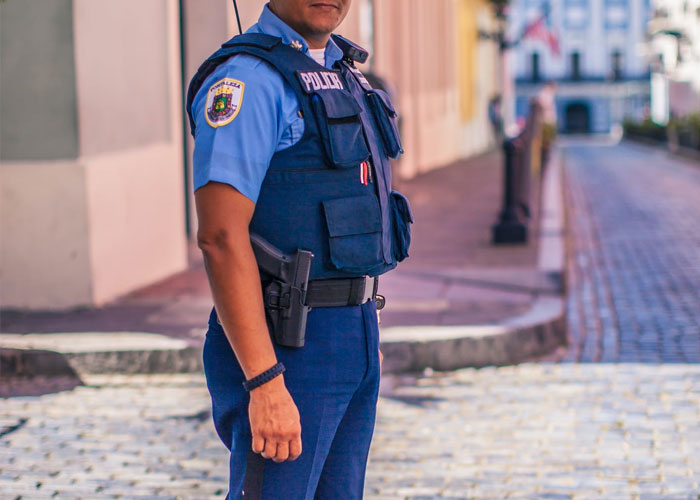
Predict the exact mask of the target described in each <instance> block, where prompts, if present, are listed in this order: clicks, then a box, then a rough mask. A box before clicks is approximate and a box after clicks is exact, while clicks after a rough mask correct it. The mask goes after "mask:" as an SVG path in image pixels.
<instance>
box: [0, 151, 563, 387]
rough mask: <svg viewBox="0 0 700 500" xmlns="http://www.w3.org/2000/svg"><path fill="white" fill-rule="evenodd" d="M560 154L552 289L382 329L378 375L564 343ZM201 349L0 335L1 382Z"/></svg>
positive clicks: (546, 200) (551, 232) (160, 339)
mask: <svg viewBox="0 0 700 500" xmlns="http://www.w3.org/2000/svg"><path fill="white" fill-rule="evenodd" d="M562 175H563V172H562V166H561V159H560V154H559V152H558V151H554V152H553V154H552V158H551V160H550V163H549V164H548V166H547V168H546V169H545V177H544V179H543V186H542V207H541V217H542V218H541V223H540V230H539V234H538V238H539V254H538V271H539V272H540V273H541V274H542V275H543V276H546V277H547V278H548V279H549V280H550V281H551V282H553V283H557V284H559V286H558V287H556V288H558V290H557V291H556V292H557V293H554V294H552V293H544V294H542V295H540V296H539V297H538V298H536V299H535V301H534V303H533V305H532V307H531V308H530V309H529V310H528V311H527V312H525V313H524V314H520V315H518V316H514V317H511V318H507V319H504V320H501V321H498V322H495V323H490V324H483V325H465V326H430V325H428V326H394V327H388V328H383V329H382V350H383V352H384V354H385V363H384V372H386V373H400V372H409V371H418V370H423V369H425V368H432V369H435V370H451V369H456V368H461V367H482V366H488V365H509V364H515V363H519V362H521V361H525V360H527V359H532V358H533V357H536V356H541V355H545V354H548V353H550V352H551V351H553V350H554V349H556V348H557V347H559V346H561V345H563V344H565V342H566V330H565V316H564V315H565V307H564V293H565V292H564V291H565V289H566V287H565V281H566V280H565V238H564V235H565V233H564V221H565V219H564V203H563V193H562ZM201 371H202V348H201V345H191V344H189V343H188V342H186V341H184V340H181V339H174V338H172V337H169V336H166V335H160V334H155V333H140V332H109V335H105V333H104V332H82V333H42V334H24V335H20V334H0V377H2V378H7V377H10V376H17V377H32V376H45V377H49V376H75V377H80V376H82V375H87V374H98V373H127V374H134V373H195V372H201Z"/></svg>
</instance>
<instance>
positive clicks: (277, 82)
mask: <svg viewBox="0 0 700 500" xmlns="http://www.w3.org/2000/svg"><path fill="white" fill-rule="evenodd" d="M247 33H265V34H268V35H273V36H278V37H280V38H282V42H283V43H286V44H293V45H297V46H298V44H301V49H300V50H301V51H302V52H303V53H305V54H307V55H309V47H308V45H307V43H306V41H305V40H304V39H303V38H302V37H301V36H300V35H299V34H297V33H296V31H294V30H293V29H292V28H290V27H289V26H288V25H287V24H285V23H284V22H283V21H282V20H281V19H280V18H278V17H277V16H276V15H275V14H274V13H273V12H272V11H271V10H270V9H269V7H268V6H265V8H264V9H263V12H262V14H261V15H260V19H259V20H258V22H257V24H255V25H253V26H252V27H251V28H250V29H249V30H248V31H247ZM293 42H297V43H295V44H294V43H293ZM325 56H326V57H325V62H326V67H328V68H330V67H332V66H333V64H335V62H336V61H338V60H339V59H341V58H342V56H343V54H342V51H341V50H340V48H339V47H338V46H337V45H336V44H335V43H334V42H333V40H329V42H328V44H327V45H326V49H325ZM192 114H193V118H194V121H195V137H194V154H193V161H192V166H193V181H194V182H193V187H194V189H195V190H197V189H198V188H200V187H202V186H204V185H205V184H207V183H209V182H212V181H214V182H222V183H226V184H229V185H231V186H233V187H234V188H236V189H237V190H238V191H239V192H240V193H241V194H243V195H244V196H246V197H247V198H249V199H250V200H252V201H253V202H254V203H255V202H256V201H257V199H258V195H259V194H260V187H261V186H262V183H263V179H264V178H265V174H266V173H267V168H268V166H269V165H270V160H271V158H272V156H273V155H274V154H275V152H277V151H281V150H283V149H286V148H288V147H290V146H292V145H294V144H295V143H296V142H297V141H299V139H300V138H301V136H302V135H303V133H304V119H303V118H301V117H300V116H299V101H298V99H297V97H296V95H295V93H294V90H293V89H292V87H291V86H290V85H289V84H288V83H287V82H286V81H284V79H283V77H282V75H281V74H280V73H279V72H278V71H277V70H275V69H274V68H273V67H272V66H270V65H269V64H268V63H267V62H265V61H263V60H261V59H258V58H257V57H254V56H248V55H245V54H240V55H236V56H233V57H231V58H229V59H228V60H227V61H225V62H224V63H222V64H221V65H219V66H218V67H217V68H216V70H214V72H213V73H212V74H211V75H209V76H208V77H207V78H206V79H205V80H204V82H203V84H202V86H201V88H200V89H199V91H198V92H197V94H196V95H195V98H194V101H193V102H192Z"/></svg>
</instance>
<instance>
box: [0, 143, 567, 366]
mask: <svg viewBox="0 0 700 500" xmlns="http://www.w3.org/2000/svg"><path fill="white" fill-rule="evenodd" d="M555 158H556V155H555ZM548 173H549V175H548V177H547V179H546V180H545V183H544V187H543V191H544V199H545V201H544V207H543V209H542V213H543V219H542V221H541V224H542V229H541V230H540V228H539V226H538V225H537V224H536V225H535V227H532V228H531V238H530V242H529V243H528V244H527V245H516V246H498V247H496V246H493V245H491V242H490V238H491V226H492V224H493V223H494V222H495V221H496V219H497V216H498V212H499V210H500V205H501V201H502V193H501V190H502V174H503V167H502V158H501V155H500V153H499V152H492V153H488V154H485V155H482V156H479V157H476V158H472V159H469V160H465V161H460V162H457V163H455V164H453V165H450V166H447V167H445V168H442V169H438V170H434V171H431V172H429V173H426V174H424V175H421V176H418V177H416V178H415V179H412V180H410V181H406V182H402V183H401V185H399V186H398V188H399V189H400V190H401V191H403V192H404V193H405V194H406V195H407V196H408V198H409V199H410V200H411V203H412V208H413V212H414V218H415V224H414V225H413V242H412V247H411V257H410V258H409V259H408V260H407V261H405V262H404V263H402V264H400V265H399V267H398V269H397V270H395V271H393V272H391V273H389V274H387V275H386V276H383V277H382V278H381V280H380V293H382V294H384V295H386V296H387V307H386V309H385V310H384V311H383V312H382V338H383V349H384V351H385V353H386V354H387V361H386V366H385V369H386V370H387V371H395V372H398V371H410V370H420V369H423V368H425V367H432V368H435V369H453V368H458V367H462V366H484V365H491V364H510V363H515V362H519V361H522V360H524V359H528V358H530V357H532V356H535V355H541V354H543V353H545V352H547V351H551V350H552V349H554V348H555V347H556V346H557V345H559V344H561V343H562V341H563V335H564V332H563V314H564V313H563V300H562V295H563V292H564V290H563V288H564V286H563V284H564V279H563V262H564V258H563V253H564V240H563V236H564V234H563V222H562V221H563V206H562V202H561V191H562V189H561V184H562V179H561V171H560V166H559V164H558V162H557V161H554V162H552V163H551V164H550V168H548ZM191 255H192V259H191V260H192V262H191V266H190V269H188V270H187V271H185V272H183V273H180V274H177V275H175V276H172V277H171V278H168V279H166V280H164V281H162V282H159V283H155V284H153V285H151V286H149V287H147V288H144V289H142V290H138V291H136V292H133V293H131V294H129V295H128V296H125V297H123V298H120V299H118V300H116V301H114V302H112V303H109V304H106V305H105V306H103V307H100V308H92V309H90V308H88V309H80V310H75V311H68V312H31V313H24V312H19V311H3V313H2V315H1V317H0V321H1V322H0V329H1V331H2V332H3V334H2V335H0V346H2V347H4V348H5V349H4V350H3V352H2V359H0V362H1V363H2V365H3V366H4V371H5V372H6V373H8V371H9V372H10V373H12V372H14V373H21V374H25V375H31V374H34V375H41V374H42V373H41V371H40V368H41V367H51V368H50V369H51V370H53V372H52V373H53V374H64V375H65V374H70V372H71V370H73V371H76V372H78V373H95V372H126V373H134V372H161V371H180V372H183V371H184V372H189V371H198V370H199V369H200V366H201V365H200V353H201V351H200V349H201V344H202V341H203V337H204V334H205V328H206V327H205V325H206V319H207V317H208V313H209V310H210V308H211V298H210V292H209V287H208V283H207V278H206V275H205V272H204V266H203V263H202V260H201V257H200V254H199V251H198V250H197V249H196V248H193V249H192V251H191ZM66 332H69V333H70V335H65V333H66ZM59 333H60V334H61V335H58V334H59ZM14 334H21V335H14ZM49 334H53V335H49ZM87 346H89V347H87ZM56 352H59V353H61V354H60V355H59V356H58V357H57V355H56ZM37 370H39V371H37ZM44 374H47V373H44ZM48 374H49V375H50V374H51V373H48Z"/></svg>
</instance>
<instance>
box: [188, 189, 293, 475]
mask: <svg viewBox="0 0 700 500" xmlns="http://www.w3.org/2000/svg"><path fill="white" fill-rule="evenodd" d="M194 195H195V202H196V203H197V215H198V217H199V230H198V233H197V240H198V243H199V247H200V248H201V249H202V253H203V255H204V264H205V268H206V270H207V276H208V277H209V283H210V285H211V291H212V297H213V298H214V305H215V307H216V313H217V315H218V317H219V320H220V321H221V323H222V325H223V328H224V332H225V333H226V336H227V338H228V340H229V342H230V344H231V348H232V349H233V352H234V353H235V355H236V358H237V359H238V362H239V363H240V365H241V368H242V370H243V373H244V374H245V377H246V379H248V380H250V379H251V378H253V377H255V376H256V375H259V374H260V373H262V372H264V371H265V370H267V369H268V368H269V367H271V366H273V365H275V364H276V363H277V356H276V354H275V350H274V347H273V345H272V340H270V334H269V333H268V330H267V323H266V321H265V309H264V307H263V299H262V297H263V294H262V289H261V286H260V273H259V272H258V265H257V262H256V261H255V254H254V253H253V248H252V247H251V245H250V233H249V232H248V226H249V225H250V221H251V218H252V216H253V211H254V210H255V205H254V203H253V202H252V201H251V200H249V199H248V198H246V197H245V196H244V195H242V194H241V193H239V192H238V191H236V190H235V189H234V188H232V187H231V186H229V185H227V184H222V183H217V182H210V183H209V184H207V185H205V186H203V187H201V188H199V189H198V190H197V191H196V192H195V194H194ZM248 414H249V417H250V427H251V431H252V433H253V451H255V452H256V453H262V456H263V457H265V458H271V459H273V460H275V461H277V462H281V461H284V460H290V459H291V460H294V459H295V458H297V457H298V456H299V454H300V453H301V425H300V423H299V410H297V407H296V406H295V404H294V401H292V397H291V396H290V395H289V392H288V391H287V388H286V387H285V385H284V377H283V376H282V375H280V376H278V377H275V378H274V379H272V380H271V381H269V382H268V383H266V384H263V385H261V386H260V387H258V388H256V389H253V390H252V391H250V406H249V408H248Z"/></svg>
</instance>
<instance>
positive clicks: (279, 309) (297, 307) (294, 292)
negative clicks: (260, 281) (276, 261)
mask: <svg viewBox="0 0 700 500" xmlns="http://www.w3.org/2000/svg"><path fill="white" fill-rule="evenodd" d="M263 297H264V300H265V316H266V317H267V320H268V327H269V329H270V332H271V333H272V337H273V339H274V340H275V342H276V343H277V344H279V345H283V346H287V347H303V346H304V337H305V333H306V318H307V315H308V314H309V311H310V310H311V308H310V307H309V306H307V305H305V303H304V301H305V299H306V291H305V290H301V289H299V288H295V287H292V285H291V284H290V283H285V282H283V281H280V280H278V279H272V281H270V282H269V283H268V284H267V285H266V286H265V287H264V289H263Z"/></svg>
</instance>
